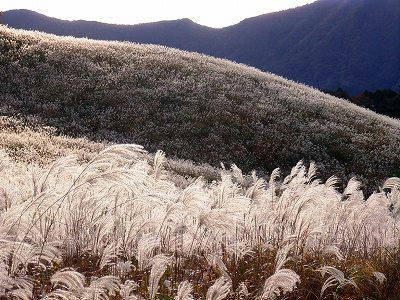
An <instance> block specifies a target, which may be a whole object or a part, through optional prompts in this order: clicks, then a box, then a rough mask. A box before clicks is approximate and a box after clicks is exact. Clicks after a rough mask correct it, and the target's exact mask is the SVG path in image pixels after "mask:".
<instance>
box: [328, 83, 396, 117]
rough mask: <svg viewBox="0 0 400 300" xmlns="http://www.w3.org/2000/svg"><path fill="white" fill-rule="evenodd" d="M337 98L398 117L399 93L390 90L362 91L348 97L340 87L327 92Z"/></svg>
mask: <svg viewBox="0 0 400 300" xmlns="http://www.w3.org/2000/svg"><path fill="white" fill-rule="evenodd" d="M328 93H329V94H331V95H334V96H336V97H338V98H343V99H347V100H349V101H350V102H352V103H354V104H357V105H359V106H362V107H365V108H368V109H370V110H373V111H375V112H377V113H380V114H383V115H387V116H389V117H392V118H397V119H399V118H400V94H399V93H397V92H395V91H392V90H377V91H375V92H369V91H364V92H363V93H361V94H358V95H355V96H353V97H350V96H349V95H348V94H347V93H346V92H345V91H344V90H342V89H341V88H339V89H337V90H336V91H335V92H331V91H329V92H328Z"/></svg>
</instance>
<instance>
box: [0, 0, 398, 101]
mask: <svg viewBox="0 0 400 300" xmlns="http://www.w3.org/2000/svg"><path fill="white" fill-rule="evenodd" d="M0 20H1V22H3V23H5V24H8V25H9V26H11V27H14V28H22V29H35V30H39V31H44V32H48V33H54V34H57V35H72V36H75V37H89V38H93V39H102V40H120V41H132V42H139V43H152V44H160V45H165V46H169V47H174V48H179V49H183V50H189V51H196V52H200V53H205V54H209V55H213V56H217V57H221V58H227V59H230V60H234V61H236V62H241V63H245V64H248V65H251V66H254V67H257V68H259V69H261V70H264V71H270V72H273V73H276V74H278V75H282V76H284V77H287V78H289V79H292V80H295V81H298V82H301V83H305V84H308V85H311V86H314V87H317V88H319V89H325V90H335V89H337V88H338V87H342V88H344V89H345V90H346V91H348V92H350V93H351V94H357V93H360V92H362V91H364V90H377V89H389V88H390V89H398V88H399V87H400V55H399V53H400V1H398V0H379V1H378V0H319V1H316V2H314V3H312V4H309V5H305V6H302V7H298V8H295V9H290V10H286V11H282V12H277V13H269V14H265V15H261V16H257V17H254V18H249V19H246V20H243V21H242V22H240V23H238V24H236V25H233V26H229V27H226V28H222V29H214V28H209V27H206V26H201V25H199V24H196V23H194V22H192V21H191V20H189V19H181V20H176V21H162V22H156V23H148V24H140V25H112V24H104V23H99V22H88V21H73V22H70V21H63V20H58V19H55V18H49V17H47V16H44V15H41V14H38V13H35V12H31V11H26V10H14V11H7V12H5V14H4V15H3V16H2V17H1V19H0Z"/></svg>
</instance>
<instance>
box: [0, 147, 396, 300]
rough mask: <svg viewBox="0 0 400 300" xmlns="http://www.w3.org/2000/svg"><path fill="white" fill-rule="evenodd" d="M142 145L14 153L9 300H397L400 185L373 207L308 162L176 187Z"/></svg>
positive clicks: (4, 225) (7, 205) (8, 180)
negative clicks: (71, 153)
mask: <svg viewBox="0 0 400 300" xmlns="http://www.w3.org/2000/svg"><path fill="white" fill-rule="evenodd" d="M143 155H146V154H145V153H143V150H142V148H141V147H139V146H136V145H117V146H112V147H111V148H107V149H106V150H103V151H102V152H100V153H99V154H97V155H95V156H94V157H93V158H92V159H91V160H90V161H89V162H87V163H83V164H80V163H77V162H76V159H74V158H73V157H64V158H62V159H60V160H58V161H57V162H55V163H54V164H52V165H51V166H49V167H47V168H40V167H37V166H34V165H29V166H28V168H27V167H26V166H24V165H20V164H16V163H14V162H13V161H11V160H10V159H8V158H7V156H5V155H2V159H1V161H2V166H1V168H2V171H1V172H2V177H1V178H0V187H1V198H0V245H1V247H0V295H3V296H4V297H6V298H7V299H32V298H33V299H130V300H133V299H207V300H216V299H219V300H222V299H276V298H281V297H282V296H284V298H285V299H338V298H340V299H366V298H368V299H397V297H398V295H399V293H400V290H399V282H400V273H399V267H400V244H399V242H400V233H399V229H400V179H398V178H392V179H390V180H388V181H387V182H386V184H385V190H386V193H384V192H382V193H378V194H373V195H372V196H370V197H369V199H367V200H365V199H364V197H363V195H362V192H361V191H360V190H359V183H358V182H357V181H356V180H354V179H352V180H350V182H349V183H348V185H347V188H346V189H345V191H344V192H343V193H339V192H338V191H337V190H336V188H335V185H336V184H337V179H336V178H335V177H331V178H329V180H327V181H326V182H321V181H320V180H318V176H317V170H316V168H315V165H314V164H311V165H310V166H307V167H306V166H304V165H303V164H302V163H298V164H297V165H296V166H295V167H294V168H293V169H292V171H291V173H290V174H289V175H288V176H287V177H285V178H283V177H282V178H281V177H280V172H279V170H274V171H273V172H272V174H271V176H270V179H269V181H265V180H263V179H261V178H259V177H257V174H255V173H253V174H252V175H251V176H246V175H244V174H242V172H241V171H240V169H239V168H238V167H236V166H235V165H233V166H232V168H231V170H227V171H222V172H221V175H220V179H219V180H217V181H214V182H212V183H207V182H206V181H205V180H204V179H203V178H198V179H197V180H195V181H193V182H192V183H190V184H189V185H187V186H186V187H185V188H180V187H177V186H176V185H175V184H174V183H173V182H172V181H171V178H172V177H171V175H170V174H169V173H166V172H165V171H164V169H163V164H164V160H165V157H164V154H163V153H162V152H157V154H156V155H155V156H154V160H153V161H152V163H151V164H149V162H148V160H146V159H143Z"/></svg>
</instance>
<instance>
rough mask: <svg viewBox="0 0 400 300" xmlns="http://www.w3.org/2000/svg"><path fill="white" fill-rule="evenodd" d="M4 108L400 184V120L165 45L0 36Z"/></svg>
mask: <svg viewBox="0 0 400 300" xmlns="http://www.w3.org/2000/svg"><path fill="white" fill-rule="evenodd" d="M0 78H2V80H1V81H0V103H1V107H0V111H1V113H2V114H3V115H13V116H15V115H18V116H19V117H20V118H22V119H24V118H31V117H32V116H34V118H35V119H36V120H38V122H39V123H41V124H44V125H46V126H52V127H54V128H56V132H55V133H56V134H67V135H71V136H78V137H86V138H88V139H91V140H93V141H107V142H134V143H137V144H142V145H144V147H145V149H146V150H149V151H150V152H155V151H156V150H157V149H163V150H164V151H166V152H167V153H169V154H170V156H175V157H179V158H183V159H191V160H194V161H195V162H208V163H210V164H212V165H219V163H220V162H224V163H228V164H230V163H236V164H238V165H240V166H241V167H242V168H243V169H244V171H246V172H247V171H250V170H252V169H258V170H260V171H262V172H269V171H271V170H273V169H274V168H276V167H281V168H282V169H283V170H289V169H290V168H291V167H292V166H293V165H295V164H296V163H297V162H298V161H299V160H301V159H305V160H306V161H307V160H313V161H315V162H316V163H317V164H318V165H319V166H320V173H321V174H322V176H325V177H326V176H328V175H329V176H330V175H332V174H336V175H338V176H341V177H345V176H347V177H349V176H350V175H352V174H358V175H363V180H364V182H367V183H368V184H370V186H372V185H373V184H376V183H377V182H380V183H381V182H382V181H383V179H384V178H386V177H389V176H399V175H400V173H399V172H400V159H399V157H400V155H399V154H400V123H399V122H398V121H395V120H393V119H390V118H387V117H383V116H380V115H377V114H375V113H373V112H371V111H368V110H365V109H363V108H359V107H357V106H355V105H353V104H350V103H348V102H346V101H344V100H340V99H337V98H335V97H332V96H328V95H326V94H323V93H321V92H319V91H317V90H314V89H311V88H308V87H306V86H304V85H300V84H296V83H294V82H291V81H288V80H285V79H283V78H281V77H278V76H275V75H272V74H268V73H263V72H261V71H258V70H256V69H253V68H249V67H247V66H244V65H239V64H235V63H232V62H229V61H225V60H220V59H215V58H212V57H208V56H204V55H199V54H194V53H187V52H182V51H178V50H174V49H169V48H165V47H161V46H151V45H150V46H149V45H138V44H130V43H117V42H99V41H91V40H86V39H75V38H61V37H56V36H52V35H47V34H42V33H38V32H28V31H19V30H13V29H8V28H7V27H4V26H3V27H0Z"/></svg>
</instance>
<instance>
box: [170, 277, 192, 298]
mask: <svg viewBox="0 0 400 300" xmlns="http://www.w3.org/2000/svg"><path fill="white" fill-rule="evenodd" d="M192 291H193V287H192V285H191V284H190V283H189V281H187V280H185V281H182V282H181V283H180V284H179V286H178V291H177V293H176V296H175V298H174V300H193V296H192V295H191V294H192Z"/></svg>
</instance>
